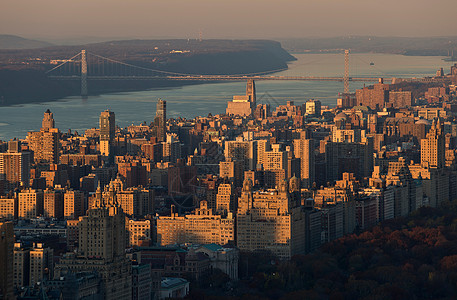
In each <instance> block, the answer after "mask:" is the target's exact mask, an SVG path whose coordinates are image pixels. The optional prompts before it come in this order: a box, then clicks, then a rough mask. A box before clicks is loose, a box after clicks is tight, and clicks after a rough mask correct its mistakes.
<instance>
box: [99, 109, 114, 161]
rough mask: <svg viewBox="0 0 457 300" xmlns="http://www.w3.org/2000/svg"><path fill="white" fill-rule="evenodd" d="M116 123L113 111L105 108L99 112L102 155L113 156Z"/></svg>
mask: <svg viewBox="0 0 457 300" xmlns="http://www.w3.org/2000/svg"><path fill="white" fill-rule="evenodd" d="M115 130H116V123H115V117H114V112H112V111H109V110H105V111H104V112H102V113H101V114H100V153H101V154H102V155H103V156H108V157H109V156H113V155H114V153H113V143H114V134H115Z"/></svg>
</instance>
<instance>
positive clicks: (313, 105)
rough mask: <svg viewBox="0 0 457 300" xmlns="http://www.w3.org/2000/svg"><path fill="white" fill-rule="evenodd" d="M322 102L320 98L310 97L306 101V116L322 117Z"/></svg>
mask: <svg viewBox="0 0 457 300" xmlns="http://www.w3.org/2000/svg"><path fill="white" fill-rule="evenodd" d="M320 115H321V102H320V101H319V100H314V99H310V100H308V101H306V102H305V116H313V117H320Z"/></svg>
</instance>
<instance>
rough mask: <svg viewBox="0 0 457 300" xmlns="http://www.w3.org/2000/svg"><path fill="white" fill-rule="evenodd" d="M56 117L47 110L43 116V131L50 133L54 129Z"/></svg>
mask: <svg viewBox="0 0 457 300" xmlns="http://www.w3.org/2000/svg"><path fill="white" fill-rule="evenodd" d="M54 126H55V123H54V115H53V113H52V112H51V111H50V110H49V109H47V110H46V111H45V113H44V116H43V121H42V122H41V130H44V131H49V129H51V128H54Z"/></svg>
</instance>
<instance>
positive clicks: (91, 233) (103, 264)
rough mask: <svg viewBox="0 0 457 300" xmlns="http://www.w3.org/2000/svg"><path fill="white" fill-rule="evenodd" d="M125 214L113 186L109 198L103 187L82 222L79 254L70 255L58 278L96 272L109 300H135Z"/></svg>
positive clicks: (59, 267)
mask: <svg viewBox="0 0 457 300" xmlns="http://www.w3.org/2000/svg"><path fill="white" fill-rule="evenodd" d="M125 219H126V218H125V214H124V212H123V210H122V208H121V207H120V206H119V204H118V202H117V197H116V192H115V190H114V187H113V186H111V187H110V190H109V192H108V195H107V197H104V196H103V195H102V191H101V190H100V187H99V188H98V189H97V191H96V194H95V203H94V208H92V209H89V211H88V213H87V216H84V217H80V218H79V222H78V236H79V237H78V239H79V248H78V253H77V254H76V255H75V254H74V253H67V254H66V255H65V256H64V257H62V258H61V260H60V264H58V265H56V272H55V277H56V278H58V277H60V276H62V275H63V274H64V273H65V272H68V271H70V272H74V273H77V272H84V271H96V272H98V274H99V275H100V277H101V278H102V280H103V283H104V287H105V299H131V297H132V290H131V289H132V267H131V263H130V262H129V260H128V259H127V258H126V256H125V248H126V243H127V234H126V227H125Z"/></svg>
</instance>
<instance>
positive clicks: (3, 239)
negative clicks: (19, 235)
mask: <svg viewBox="0 0 457 300" xmlns="http://www.w3.org/2000/svg"><path fill="white" fill-rule="evenodd" d="M13 249H14V230H13V223H11V222H0V299H15V298H14V291H13V275H14V274H13V273H14V270H13Z"/></svg>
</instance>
